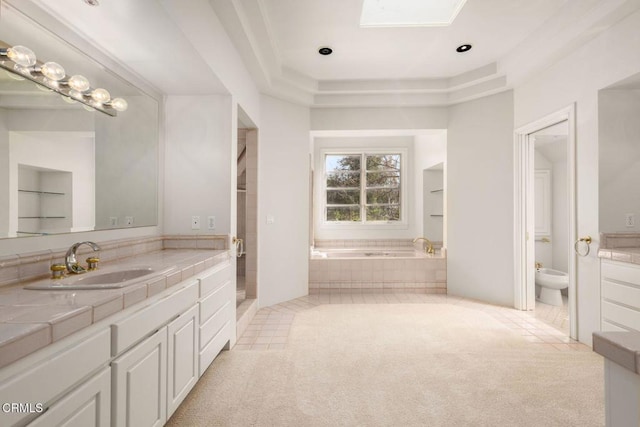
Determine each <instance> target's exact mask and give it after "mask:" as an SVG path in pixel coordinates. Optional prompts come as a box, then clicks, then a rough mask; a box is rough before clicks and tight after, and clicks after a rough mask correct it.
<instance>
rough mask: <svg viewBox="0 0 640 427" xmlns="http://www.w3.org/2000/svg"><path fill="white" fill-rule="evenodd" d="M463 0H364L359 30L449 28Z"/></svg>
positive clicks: (462, 4)
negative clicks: (361, 28)
mask: <svg viewBox="0 0 640 427" xmlns="http://www.w3.org/2000/svg"><path fill="white" fill-rule="evenodd" d="M465 2H466V0H364V1H363V3H362V14H361V15H360V26H361V27H442V26H447V25H451V24H452V23H453V20H454V19H455V18H456V16H458V13H459V12H460V10H461V9H462V7H463V6H464V3H465Z"/></svg>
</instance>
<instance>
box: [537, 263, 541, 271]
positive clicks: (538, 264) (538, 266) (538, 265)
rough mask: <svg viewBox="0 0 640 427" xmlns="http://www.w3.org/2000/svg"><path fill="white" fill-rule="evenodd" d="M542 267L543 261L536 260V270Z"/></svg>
mask: <svg viewBox="0 0 640 427" xmlns="http://www.w3.org/2000/svg"><path fill="white" fill-rule="evenodd" d="M541 268H542V263H541V262H536V270H540V269H541Z"/></svg>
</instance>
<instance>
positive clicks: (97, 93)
mask: <svg viewBox="0 0 640 427" xmlns="http://www.w3.org/2000/svg"><path fill="white" fill-rule="evenodd" d="M91 98H93V100H94V101H96V102H100V103H105V102H109V100H110V99H111V94H109V92H107V90H106V89H94V90H93V92H91Z"/></svg>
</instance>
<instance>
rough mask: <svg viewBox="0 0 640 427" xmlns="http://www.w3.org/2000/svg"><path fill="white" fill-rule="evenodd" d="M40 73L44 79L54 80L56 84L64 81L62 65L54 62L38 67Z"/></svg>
mask: <svg viewBox="0 0 640 427" xmlns="http://www.w3.org/2000/svg"><path fill="white" fill-rule="evenodd" d="M40 72H41V73H42V75H43V76H45V77H46V78H48V79H50V80H54V81H56V82H57V81H59V80H62V79H64V76H65V75H66V74H65V73H64V68H62V65H60V64H58V63H56V62H45V63H44V65H42V67H40Z"/></svg>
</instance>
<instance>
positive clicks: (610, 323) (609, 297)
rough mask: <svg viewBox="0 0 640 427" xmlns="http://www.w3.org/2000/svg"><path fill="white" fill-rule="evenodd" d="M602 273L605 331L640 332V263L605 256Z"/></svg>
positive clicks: (601, 284)
mask: <svg viewBox="0 0 640 427" xmlns="http://www.w3.org/2000/svg"><path fill="white" fill-rule="evenodd" d="M600 276H601V278H600V286H601V307H600V309H601V315H600V316H601V328H602V330H603V331H634V330H635V331H640V265H637V264H632V263H627V262H618V261H610V260H606V259H603V260H602V263H601V268H600Z"/></svg>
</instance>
